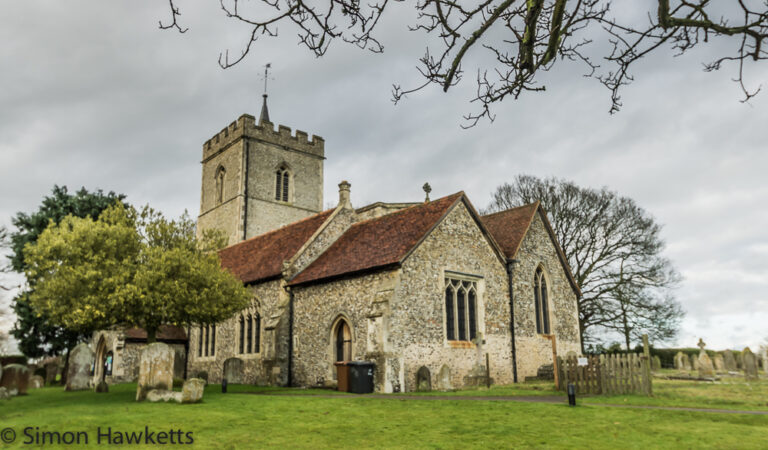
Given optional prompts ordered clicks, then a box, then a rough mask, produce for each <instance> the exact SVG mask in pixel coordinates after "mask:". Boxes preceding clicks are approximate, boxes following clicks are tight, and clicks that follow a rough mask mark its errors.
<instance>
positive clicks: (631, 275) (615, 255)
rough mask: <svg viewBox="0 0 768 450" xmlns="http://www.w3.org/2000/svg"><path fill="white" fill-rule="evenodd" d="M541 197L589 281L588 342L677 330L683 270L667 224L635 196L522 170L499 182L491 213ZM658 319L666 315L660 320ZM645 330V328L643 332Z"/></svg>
mask: <svg viewBox="0 0 768 450" xmlns="http://www.w3.org/2000/svg"><path fill="white" fill-rule="evenodd" d="M537 200H538V201H540V202H541V204H542V206H543V208H544V210H545V211H547V214H548V216H549V218H550V221H551V222H552V227H553V229H554V231H555V235H556V236H557V239H558V240H559V241H560V245H561V246H562V248H563V252H564V253H565V256H566V258H567V259H568V263H569V264H570V266H571V271H572V272H573V275H574V277H575V278H576V282H577V283H578V284H579V286H580V287H581V292H582V297H581V298H580V299H579V326H580V329H581V335H582V345H584V344H586V343H589V342H592V341H596V340H597V339H598V338H599V336H600V333H601V332H605V331H614V332H619V333H621V334H622V335H623V336H625V338H627V339H630V338H631V337H633V336H634V337H636V336H637V335H639V334H643V333H649V334H650V335H652V336H653V337H655V338H656V339H658V340H667V339H669V338H671V337H674V332H675V331H676V327H677V324H678V321H679V318H680V317H681V316H682V310H681V309H680V307H679V305H678V304H677V302H675V301H674V299H673V297H672V296H671V292H672V288H674V287H675V286H676V284H677V283H678V281H679V279H680V277H679V275H678V274H677V272H676V271H675V269H674V268H673V267H672V264H671V262H670V261H669V260H668V259H666V258H664V257H663V256H662V251H663V249H664V241H663V240H662V239H661V236H660V232H661V227H660V226H659V225H658V224H657V223H656V222H655V221H654V219H653V218H652V217H651V216H650V215H649V214H648V213H647V212H646V211H645V210H643V209H642V208H640V207H639V206H638V205H637V204H636V203H635V202H634V200H632V199H630V198H627V197H620V196H619V195H618V194H616V193H615V192H612V191H609V190H608V189H605V188H603V189H600V190H596V189H589V188H583V187H579V186H577V185H575V184H574V183H572V182H569V181H565V180H559V179H556V178H549V179H539V178H536V177H533V176H529V175H520V176H518V177H516V178H515V179H514V181H513V182H512V184H504V185H502V186H499V187H498V188H497V190H496V192H495V193H494V194H493V200H492V201H491V204H490V205H489V207H488V208H487V210H486V211H484V212H485V213H489V212H496V211H503V210H505V209H509V208H512V207H516V206H520V205H524V204H528V203H532V202H535V201H537ZM657 321H658V322H657ZM638 333H639V334H638Z"/></svg>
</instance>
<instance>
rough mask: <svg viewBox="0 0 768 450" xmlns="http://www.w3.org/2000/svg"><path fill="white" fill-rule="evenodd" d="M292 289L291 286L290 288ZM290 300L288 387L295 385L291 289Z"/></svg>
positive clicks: (291, 292)
mask: <svg viewBox="0 0 768 450" xmlns="http://www.w3.org/2000/svg"><path fill="white" fill-rule="evenodd" d="M289 289H290V288H289ZM288 295H289V297H290V299H289V301H288V387H292V386H293V291H292V290H289V291H288Z"/></svg>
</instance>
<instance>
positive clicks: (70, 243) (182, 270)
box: [24, 203, 251, 342]
mask: <svg viewBox="0 0 768 450" xmlns="http://www.w3.org/2000/svg"><path fill="white" fill-rule="evenodd" d="M223 242H224V240H223V237H222V235H221V234H220V233H214V232H208V233H206V234H204V235H203V236H202V238H201V239H199V240H198V239H197V238H196V237H195V226H194V222H192V220H190V219H189V217H187V216H186V214H185V215H184V216H183V217H181V218H180V219H179V220H168V219H166V218H165V217H163V215H162V214H160V213H158V212H156V211H154V210H152V209H150V208H148V207H145V208H144V209H142V210H141V211H137V210H135V209H133V208H126V207H125V206H123V205H122V204H120V203H117V204H115V205H114V206H111V207H109V208H107V209H106V210H105V211H104V212H103V213H102V214H101V215H100V216H99V218H98V220H94V219H92V218H91V217H86V218H79V217H75V216H67V217H65V218H64V219H63V220H62V221H61V222H60V223H59V224H51V226H49V227H48V228H47V229H46V230H45V231H44V232H43V233H42V234H41V235H40V236H39V238H38V240H37V243H35V244H29V245H27V246H26V247H25V249H24V257H25V260H26V262H27V271H26V275H27V278H28V279H29V280H33V281H34V283H35V287H36V288H35V290H34V292H32V293H31V294H30V304H31V305H32V307H33V308H34V309H35V311H38V312H40V313H42V314H45V315H47V316H48V317H49V318H50V320H51V321H52V322H54V323H56V324H59V325H61V326H64V327H66V328H68V329H72V330H77V331H81V332H86V331H92V330H95V329H100V328H104V327H108V326H111V325H132V326H138V327H142V328H144V329H145V330H146V331H147V340H148V341H149V342H154V341H155V339H156V335H157V330H158V328H159V327H160V325H163V324H171V325H184V324H190V323H207V322H216V321H219V320H224V319H227V318H229V317H231V316H232V315H233V314H234V313H235V312H237V311H239V310H241V309H243V308H244V307H245V306H246V305H247V304H248V302H249V300H250V298H251V295H250V293H249V292H248V290H247V289H246V288H245V287H244V286H243V284H242V283H241V282H240V281H239V280H238V279H237V278H235V276H234V275H232V274H231V273H230V272H228V271H226V270H224V269H222V267H221V263H220V261H219V258H218V253H217V252H216V251H215V250H216V249H218V248H220V247H221V246H223Z"/></svg>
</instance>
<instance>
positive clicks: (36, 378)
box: [29, 375, 45, 389]
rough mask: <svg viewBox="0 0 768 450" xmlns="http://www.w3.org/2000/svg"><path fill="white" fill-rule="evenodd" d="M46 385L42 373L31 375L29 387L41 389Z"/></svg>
mask: <svg viewBox="0 0 768 450" xmlns="http://www.w3.org/2000/svg"><path fill="white" fill-rule="evenodd" d="M43 386H45V380H44V379H43V377H41V376H40V375H33V376H31V377H29V387H30V388H32V389H40V388H41V387H43Z"/></svg>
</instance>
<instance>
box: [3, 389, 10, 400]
mask: <svg viewBox="0 0 768 450" xmlns="http://www.w3.org/2000/svg"><path fill="white" fill-rule="evenodd" d="M9 398H11V394H9V393H8V389H6V388H4V387H2V386H0V400H8V399H9Z"/></svg>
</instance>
